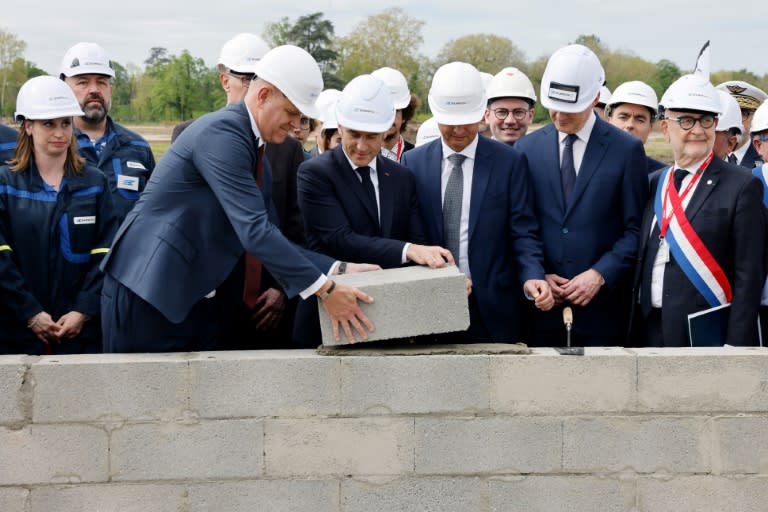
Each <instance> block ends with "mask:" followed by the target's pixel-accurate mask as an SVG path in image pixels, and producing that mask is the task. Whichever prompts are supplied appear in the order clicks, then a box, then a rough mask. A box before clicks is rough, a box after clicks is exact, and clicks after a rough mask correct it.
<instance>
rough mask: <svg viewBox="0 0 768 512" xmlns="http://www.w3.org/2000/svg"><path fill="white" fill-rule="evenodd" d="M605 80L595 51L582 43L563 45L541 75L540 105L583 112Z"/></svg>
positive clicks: (553, 55) (556, 109) (553, 108)
mask: <svg viewBox="0 0 768 512" xmlns="http://www.w3.org/2000/svg"><path fill="white" fill-rule="evenodd" d="M603 82H605V71H604V70H603V66H602V65H601V64H600V60H599V59H598V58H597V55H595V54H594V52H593V51H592V50H590V49H589V48H587V47H586V46H583V45H580V44H571V45H568V46H564V47H563V48H560V49H559V50H557V51H556V52H555V53H553V54H552V56H551V57H550V58H549V61H548V62H547V67H546V69H545V70H544V76H543V77H542V78H541V104H542V106H543V107H544V108H547V109H552V110H555V111H557V112H566V113H576V112H583V111H584V110H586V109H587V108H589V107H590V106H591V105H592V102H594V101H595V99H596V98H597V95H598V94H599V93H600V88H601V87H602V85H603Z"/></svg>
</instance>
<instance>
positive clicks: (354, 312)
mask: <svg viewBox="0 0 768 512" xmlns="http://www.w3.org/2000/svg"><path fill="white" fill-rule="evenodd" d="M330 288H331V287H328V289H330ZM323 291H327V289H326V290H323ZM358 300H361V301H363V302H365V303H366V304H371V303H372V302H373V297H371V296H370V295H368V294H367V293H365V292H362V291H360V290H358V289H357V288H354V287H352V286H349V285H346V284H341V283H338V284H337V285H336V287H335V289H333V291H332V293H330V294H329V295H328V296H327V297H326V298H325V300H322V301H321V302H322V303H323V306H324V307H325V310H326V312H328V316H329V317H330V318H331V327H332V328H333V337H334V339H335V340H336V341H340V340H341V335H340V330H339V326H341V329H342V330H343V331H344V334H345V335H346V337H347V341H348V342H349V343H354V342H355V337H354V335H353V334H352V327H354V328H355V330H356V331H357V332H358V334H359V335H360V337H361V338H362V339H364V340H366V339H368V332H373V323H372V322H371V321H370V320H368V317H367V316H366V315H365V313H363V310H362V309H360V306H359V305H358V304H357V301H358Z"/></svg>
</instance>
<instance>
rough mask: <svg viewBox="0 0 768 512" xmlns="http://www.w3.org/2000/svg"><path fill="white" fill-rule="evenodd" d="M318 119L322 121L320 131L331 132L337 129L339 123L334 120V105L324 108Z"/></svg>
mask: <svg viewBox="0 0 768 512" xmlns="http://www.w3.org/2000/svg"><path fill="white" fill-rule="evenodd" d="M320 117H321V119H322V120H323V127H322V128H321V129H320V130H321V131H322V130H333V129H336V128H338V127H339V122H338V121H337V120H336V103H332V104H330V105H326V106H325V110H322V111H321V112H320Z"/></svg>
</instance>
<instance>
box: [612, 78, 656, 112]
mask: <svg viewBox="0 0 768 512" xmlns="http://www.w3.org/2000/svg"><path fill="white" fill-rule="evenodd" d="M620 103H631V104H632V105H642V106H644V107H648V108H649V109H651V110H652V111H653V114H654V115H656V114H658V112H659V100H658V99H657V98H656V91H654V90H653V87H651V86H650V85H648V84H646V83H645V82H641V81H639V80H633V81H631V82H624V83H623V84H621V85H620V86H618V87H617V88H616V90H615V91H613V95H612V96H611V100H610V101H609V102H608V103H607V106H609V107H613V106H615V105H619V104H620Z"/></svg>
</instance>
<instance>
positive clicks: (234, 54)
mask: <svg viewBox="0 0 768 512" xmlns="http://www.w3.org/2000/svg"><path fill="white" fill-rule="evenodd" d="M268 51H269V46H268V45H267V43H266V42H265V41H264V40H263V39H262V38H260V37H259V36H257V35H255V34H248V33H242V34H237V35H236V36H235V37H233V38H232V39H230V40H229V41H227V42H226V43H224V46H222V47H221V53H220V54H219V64H221V65H223V66H226V67H227V68H229V69H230V70H232V71H236V72H238V73H256V71H255V67H256V63H257V62H259V60H260V59H261V58H262V57H263V56H264V55H265V54H266V53H267V52H268Z"/></svg>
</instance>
